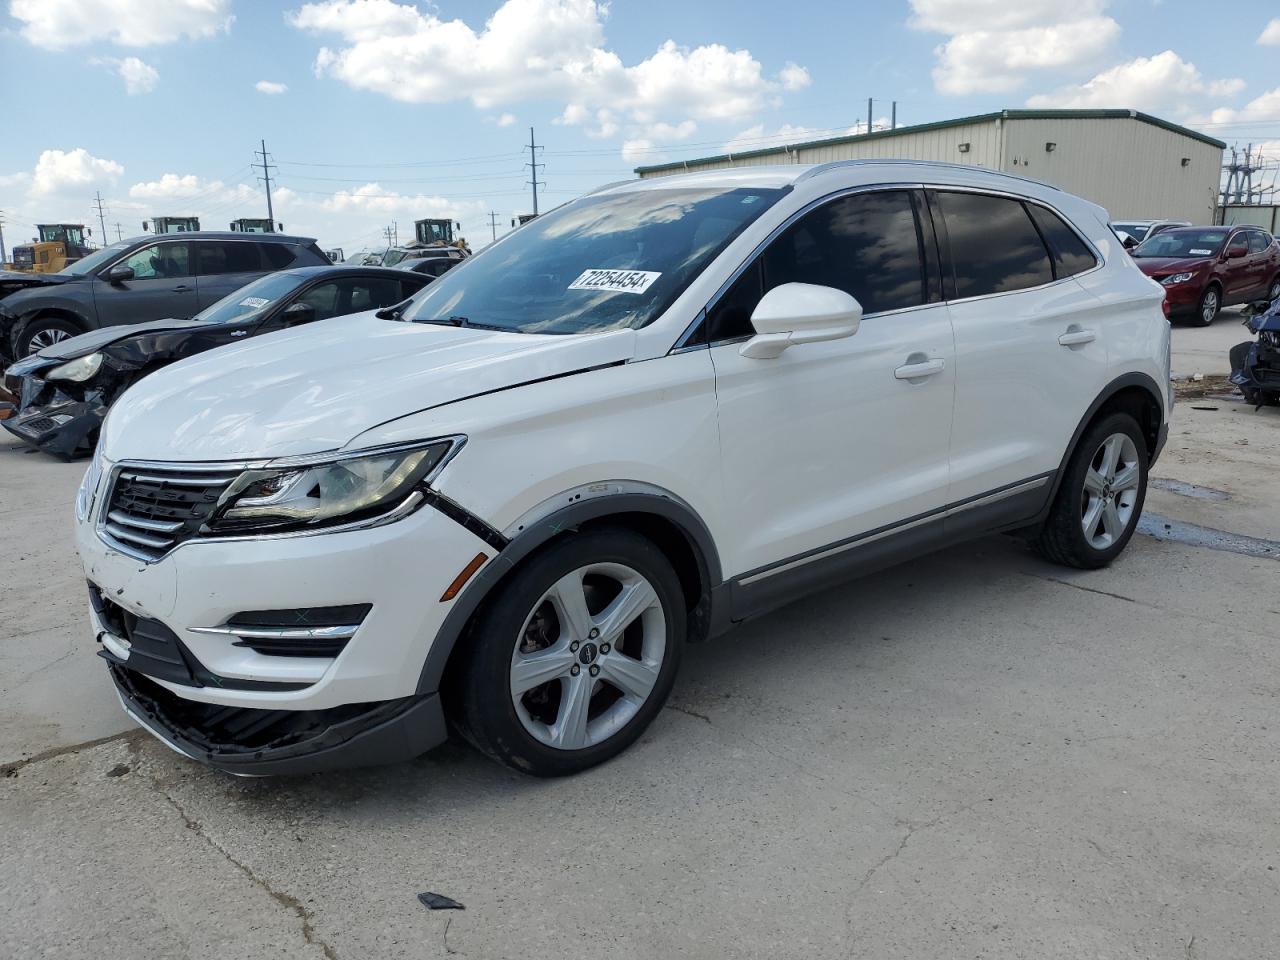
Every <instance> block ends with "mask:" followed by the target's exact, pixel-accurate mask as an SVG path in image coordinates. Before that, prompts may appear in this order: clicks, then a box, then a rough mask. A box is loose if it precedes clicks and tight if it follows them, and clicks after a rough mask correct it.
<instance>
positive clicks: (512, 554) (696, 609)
mask: <svg viewBox="0 0 1280 960" xmlns="http://www.w3.org/2000/svg"><path fill="white" fill-rule="evenodd" d="M608 527H614V528H619V529H624V530H627V531H630V532H632V533H637V534H639V535H641V536H643V537H645V538H646V539H648V540H650V541H651V542H652V543H654V544H655V545H656V546H657V547H658V548H659V549H660V550H661V551H662V553H663V554H664V555H665V556H666V557H667V559H668V560H669V561H670V562H671V564H672V566H674V567H675V570H676V575H677V577H678V578H679V580H680V586H681V590H682V591H683V593H684V596H685V606H686V609H687V611H688V615H689V621H688V630H687V633H686V636H687V637H688V639H689V640H699V639H703V638H705V637H706V636H708V635H709V634H710V633H712V632H715V630H714V625H713V623H712V615H711V610H712V596H713V594H714V592H715V591H716V589H717V588H718V587H719V586H720V584H721V582H722V581H721V568H720V559H719V554H718V552H717V551H716V548H715V541H714V540H713V539H712V537H711V533H710V531H709V530H708V528H707V526H706V524H705V523H703V521H702V519H701V518H700V517H699V516H698V515H697V513H695V512H694V511H693V509H692V508H691V507H689V506H688V505H686V504H685V503H684V502H683V501H680V500H677V499H674V498H672V497H667V496H661V495H658V494H655V493H619V494H613V495H609V496H603V497H598V498H594V499H584V500H579V501H576V502H574V503H571V504H569V505H567V506H565V507H563V508H561V509H559V510H556V511H554V512H552V513H550V514H548V515H547V516H545V517H542V518H540V519H538V520H537V521H536V522H535V523H532V524H529V525H527V526H525V527H524V528H523V529H521V530H520V531H519V532H518V533H517V534H516V535H515V536H514V537H513V538H512V539H511V541H510V542H509V543H508V544H507V546H506V547H504V548H503V549H502V550H501V551H500V552H499V553H498V555H497V556H496V557H495V558H494V559H493V560H492V561H490V562H489V563H488V564H487V565H486V566H485V567H484V568H483V569H482V570H481V571H480V573H479V574H478V575H477V576H476V578H475V579H474V580H473V581H472V582H471V583H470V584H469V585H468V586H467V587H466V589H464V590H463V592H462V594H461V595H460V596H459V597H458V599H457V601H456V602H455V603H454V606H453V609H452V610H450V611H449V614H448V615H447V616H446V617H445V620H444V623H443V624H442V625H441V627H440V629H439V631H437V633H436V636H435V639H434V640H433V642H432V644H431V649H430V650H429V651H428V652H427V657H426V661H425V663H424V664H423V667H422V673H421V674H420V676H419V679H418V692H419V693H434V692H436V691H437V690H439V689H441V687H442V685H446V679H447V677H448V675H449V673H450V672H451V671H452V669H453V668H454V667H455V666H456V660H455V657H456V656H457V655H459V654H461V653H462V651H463V650H464V649H465V648H466V646H467V644H466V636H467V632H468V630H469V629H470V627H471V625H472V624H473V623H474V622H475V621H476V619H477V617H478V616H479V614H480V613H481V611H482V609H483V607H484V605H485V603H486V601H488V600H489V599H491V598H492V597H494V596H496V595H497V591H499V590H500V589H501V588H502V586H503V584H504V583H506V581H507V580H508V579H509V578H510V577H511V576H512V575H513V574H514V573H515V572H516V571H517V570H518V569H520V568H521V567H522V566H523V564H524V563H526V562H527V561H528V560H530V559H532V558H533V557H534V556H536V555H538V554H540V553H541V552H542V551H543V550H545V549H546V548H548V547H549V546H551V545H552V544H553V543H557V542H560V541H561V540H563V539H565V538H567V537H572V536H574V535H575V534H576V533H578V532H579V531H585V530H598V529H601V528H608ZM719 606H720V608H721V609H723V608H724V605H723V604H721V605H719Z"/></svg>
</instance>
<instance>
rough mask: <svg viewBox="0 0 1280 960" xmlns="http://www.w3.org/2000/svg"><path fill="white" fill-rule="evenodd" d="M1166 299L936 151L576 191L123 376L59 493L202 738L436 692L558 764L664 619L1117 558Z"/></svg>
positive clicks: (362, 738)
mask: <svg viewBox="0 0 1280 960" xmlns="http://www.w3.org/2000/svg"><path fill="white" fill-rule="evenodd" d="M1161 298H1162V292H1161V289H1160V287H1158V286H1157V285H1156V284H1154V283H1153V282H1152V281H1150V280H1148V279H1147V278H1146V277H1144V276H1143V275H1142V273H1141V272H1140V271H1139V270H1138V268H1137V267H1136V266H1135V265H1134V264H1133V262H1132V260H1131V259H1130V258H1129V257H1128V256H1127V255H1126V254H1125V252H1124V251H1123V250H1122V249H1121V246H1120V243H1119V241H1118V240H1117V239H1116V237H1115V235H1114V234H1113V233H1112V232H1111V230H1110V229H1109V228H1108V226H1107V215H1106V212H1105V211H1104V210H1102V209H1101V208H1099V207H1096V206H1094V205H1093V204H1090V203H1087V202H1085V201H1082V200H1080V199H1077V198H1076V197H1073V196H1070V195H1068V194H1065V193H1062V192H1060V191H1058V190H1056V189H1053V188H1051V187H1047V186H1044V185H1042V184H1038V183H1033V182H1030V181H1026V180H1021V179H1017V178H1013V177H1008V176H1004V175H1000V174H995V173H989V172H985V171H982V170H977V169H973V168H968V167H954V166H950V165H946V164H929V163H902V162H898V163H892V162H850V163H836V164H827V165H823V166H817V167H801V166H789V167H751V168H744V169H736V170H723V171H717V172H713V173H699V174H692V175H687V176H675V177H670V178H668V179H662V180H645V181H638V182H630V183H624V184H621V185H614V186H609V187H605V188H602V189H601V190H599V191H597V192H595V193H593V194H591V195H589V196H587V197H584V198H582V199H580V200H577V201H575V202H573V203H570V204H568V205H566V206H564V207H561V208H560V209H558V210H555V211H553V212H552V213H548V214H546V215H545V216H543V217H541V218H540V219H538V220H535V221H533V222H532V223H530V224H528V225H527V226H524V227H522V228H521V229H519V230H517V231H514V232H512V233H511V234H510V235H508V236H507V237H506V238H505V239H503V240H501V241H499V242H498V243H496V244H494V245H493V246H492V247H490V248H489V249H487V250H485V251H484V252H482V253H480V254H479V255H477V256H475V257H471V258H469V259H468V260H467V261H465V262H464V263H463V264H462V265H461V266H459V267H457V268H456V269H455V270H453V271H451V272H449V273H448V274H446V275H445V276H444V277H442V278H441V279H439V280H437V281H436V282H435V283H434V284H432V285H431V286H430V287H427V288H426V289H425V290H424V291H423V292H422V293H421V294H419V295H418V296H417V297H416V298H415V299H414V300H413V301H410V302H408V303H406V304H405V305H402V306H401V307H399V308H396V309H394V310H389V311H388V310H384V311H381V312H379V313H376V314H375V313H368V314H358V315H355V316H351V317H345V318H340V319H334V320H328V321H324V322H323V323H320V324H313V325H311V326H308V327H306V328H305V329H300V330H293V331H285V332H281V333H276V334H272V335H269V336H265V337H258V338H254V339H253V340H250V341H248V342H245V343H243V344H237V345H235V346H231V347H225V348H222V349H219V350H215V351H212V352H210V353H207V354H204V355H202V356H199V357H194V358H192V359H189V360H186V361H183V362H182V363H178V364H175V365H173V366H171V367H169V368H167V369H165V370H161V371H160V372H158V373H156V374H153V375H152V376H150V377H148V378H146V379H145V380H143V381H142V382H141V383H140V384H139V385H137V386H135V387H134V388H133V389H131V390H130V391H129V392H128V393H127V394H126V395H125V396H124V397H123V398H122V399H121V400H120V401H119V402H118V403H117V404H116V405H115V407H114V408H113V409H112V411H111V415H110V417H109V418H108V420H107V422H106V424H105V425H104V427H103V430H102V441H101V444H100V446H99V450H98V452H97V453H96V454H95V457H94V460H93V462H92V464H91V466H90V469H89V471H88V473H87V475H86V477H85V482H84V485H83V487H82V489H81V492H80V496H79V498H78V504H77V517H78V521H79V522H78V544H79V549H80V553H81V556H82V558H83V561H84V569H85V573H86V575H87V577H88V580H89V583H90V594H91V600H92V606H93V624H94V629H95V631H96V634H97V637H98V639H99V640H100V641H101V644H102V649H101V655H102V656H103V657H104V658H105V659H106V660H107V662H108V664H109V669H110V673H111V676H112V679H113V681H114V683H115V684H116V687H117V688H118V691H119V693H120V697H121V699H122V701H123V703H124V706H125V709H126V710H128V711H129V713H130V714H131V715H132V716H133V717H134V718H135V719H136V720H137V721H138V722H139V723H141V724H142V725H143V726H145V727H146V728H147V729H149V730H150V731H151V732H152V733H154V734H155V735H156V736H158V737H160V738H161V739H162V740H164V741H165V742H167V743H168V744H170V745H171V746H173V747H174V748H176V749H177V750H179V751H181V752H182V753H184V754H187V755H188V756H191V757H194V758H196V759H198V760H201V761H203V762H205V763H208V764H211V765H213V766H215V767H219V768H221V769H224V770H228V771H233V772H243V773H283V772H301V771H308V770H316V769H320V768H326V767H334V766H342V765H354V764H366V763H374V762H381V761H390V760H396V759H402V758H407V757H410V756H413V755H415V754H418V753H420V752H422V751H425V750H427V749H429V748H430V747H432V746H434V745H436V744H438V743H440V742H441V741H442V740H444V739H445V736H446V725H447V722H448V723H450V724H452V726H453V727H454V728H455V729H457V730H459V731H460V732H461V733H462V734H463V735H464V736H465V737H467V738H468V739H469V740H470V741H471V742H472V743H473V744H475V746H477V747H478V748H479V749H481V750H482V751H484V752H485V753H487V754H489V755H490V756H492V757H494V758H496V759H498V760H501V761H503V762H505V763H507V764H510V765H511V766H513V767H515V768H516V769H518V770H523V771H527V772H530V773H534V774H540V775H555V774H565V773H572V772H574V771H578V770H582V769H584V768H586V767H588V766H591V765H592V764H595V763H599V762H600V761H602V760H605V759H607V758H608V757H610V756H612V755H614V754H616V753H617V752H619V751H620V750H622V749H624V748H625V747H626V746H627V745H628V744H630V743H631V742H632V741H634V740H635V739H636V738H637V737H638V736H639V735H640V733H641V731H642V730H643V729H644V728H645V726H646V725H647V724H648V723H649V722H650V721H651V720H652V719H653V717H654V715H655V714H656V713H657V711H658V710H659V709H660V708H661V707H662V704H663V701H664V700H665V699H666V697H667V694H668V692H669V691H670V690H671V686H672V682H673V680H674V678H675V674H676V669H677V667H678V665H679V663H680V657H681V651H682V649H683V647H684V645H685V643H686V642H691V641H697V640H704V639H706V638H708V637H711V636H714V635H717V634H720V633H723V632H724V631H726V630H727V629H729V628H730V627H731V626H733V625H734V624H735V623H738V622H740V621H742V620H745V619H747V618H749V617H754V616H757V615H760V614H762V613H765V612H767V611H769V610H772V609H774V608H776V607H778V606H779V605H781V604H784V603H787V602H789V601H791V600H794V599H795V598H797V597H800V596H803V595H804V594H807V593H810V592H812V591H814V590H819V589H822V588H824V587H827V586H829V585H831V584H833V583H836V582H838V581H841V580H844V579H846V578H848V577H850V576H852V575H855V574H858V573H862V572H865V571H867V570H871V569H874V568H877V567H882V566H885V565H887V564H890V563H894V562H897V561H899V560H902V559H904V558H907V557H910V556H913V555H917V554H920V553H922V552H924V551H928V550H933V549H936V548H938V547H941V546H944V545H946V544H950V543H954V542H956V541H959V540H963V539H965V538H969V537H975V536H979V535H982V534H986V533H990V532H992V531H1019V532H1021V533H1022V534H1023V535H1025V536H1026V537H1028V538H1029V539H1030V540H1032V542H1034V543H1035V544H1037V545H1038V546H1039V548H1040V550H1041V551H1042V552H1043V553H1044V554H1045V555H1046V556H1048V557H1050V558H1051V559H1053V560H1056V561H1058V562H1061V563H1065V564H1069V565H1073V566H1077V567H1099V566H1102V565H1104V564H1106V563H1108V562H1109V561H1111V560H1112V559H1113V558H1114V557H1115V556H1116V555H1117V554H1118V553H1119V552H1120V551H1121V550H1122V549H1123V548H1124V546H1125V544H1126V543H1127V542H1128V540H1129V537H1130V536H1131V535H1132V533H1133V530H1134V526H1135V524H1136V522H1137V518H1138V515H1139V513H1140V512H1141V510H1142V503H1143V497H1144V494H1145V490H1146V481H1147V470H1148V467H1149V466H1150V465H1151V463H1152V462H1153V461H1154V459H1155V457H1156V455H1157V454H1158V452H1159V450H1160V448H1161V446H1162V444H1163V442H1164V439H1165V436H1166V434H1167V430H1168V419H1169V414H1170V410H1171V406H1170V405H1171V403H1172V398H1171V396H1170V391H1169V324H1168V323H1167V322H1166V320H1165V317H1164V314H1163V311H1162V309H1161V302H1162V301H1161ZM797 642H800V641H797ZM446 718H448V721H447V720H446Z"/></svg>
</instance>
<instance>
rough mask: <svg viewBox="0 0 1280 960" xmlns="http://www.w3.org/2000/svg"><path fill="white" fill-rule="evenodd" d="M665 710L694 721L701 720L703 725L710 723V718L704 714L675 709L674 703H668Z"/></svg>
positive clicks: (683, 708)
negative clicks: (680, 714) (691, 718)
mask: <svg viewBox="0 0 1280 960" xmlns="http://www.w3.org/2000/svg"><path fill="white" fill-rule="evenodd" d="M667 709H668V710H674V711H675V712H676V713H683V714H684V715H685V716H686V717H693V718H694V719H695V720H701V721H702V722H703V723H711V718H710V717H708V716H707V715H706V714H705V713H698V711H696V710H690V709H688V708H687V707H677V706H676V705H675V704H674V703H668V704H667Z"/></svg>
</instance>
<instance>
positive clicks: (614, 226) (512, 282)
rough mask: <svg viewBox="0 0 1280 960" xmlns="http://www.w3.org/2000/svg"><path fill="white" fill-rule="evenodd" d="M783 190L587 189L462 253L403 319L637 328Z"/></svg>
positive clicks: (554, 328)
mask: <svg viewBox="0 0 1280 960" xmlns="http://www.w3.org/2000/svg"><path fill="white" fill-rule="evenodd" d="M783 193H784V191H783V190H780V189H761V188H752V189H747V188H739V189H729V188H723V187H721V188H712V187H707V188H701V189H685V190H636V191H629V192H626V193H620V194H607V195H604V196H595V197H585V198H583V199H581V200H578V201H575V202H573V203H570V204H568V205H566V206H563V207H561V208H559V209H558V210H554V211H552V212H551V213H548V214H546V215H544V216H542V217H539V218H538V219H537V220H534V221H533V222H531V223H529V224H527V225H525V226H523V227H520V228H519V229H518V230H516V231H515V232H513V233H512V234H511V235H510V236H509V237H507V238H505V239H504V240H502V242H501V243H498V244H496V245H494V246H492V247H489V248H488V249H487V250H484V251H483V252H481V253H478V254H476V255H475V256H474V257H469V258H468V259H466V260H464V261H463V262H462V263H461V264H459V265H458V267H457V268H456V269H454V270H450V271H449V272H448V273H446V274H445V275H444V276H443V277H441V278H440V279H439V280H437V281H435V283H433V284H431V286H430V287H428V288H427V293H426V295H425V296H424V297H423V298H422V299H420V300H419V301H418V302H417V303H416V304H415V305H414V306H413V307H412V308H411V310H410V311H409V313H408V315H407V316H406V319H408V320H412V321H415V322H419V323H422V322H432V321H434V322H440V323H449V322H452V323H463V322H469V323H472V324H474V325H476V326H485V327H494V328H497V329H500V330H513V331H518V332H521V333H589V332H599V331H603V330H617V329H621V328H626V327H630V328H633V329H635V328H638V327H643V326H644V325H645V324H647V323H649V322H651V321H652V320H654V319H655V318H656V317H657V316H658V315H659V314H660V313H662V311H663V310H665V309H666V308H667V307H668V306H669V305H670V304H671V302H672V301H673V300H675V298H676V297H678V296H679V295H680V293H681V292H682V291H683V290H684V288H685V287H686V286H688V284H689V282H690V281H692V280H693V279H694V277H696V276H697V275H698V274H699V273H700V272H701V271H702V270H703V269H704V268H705V267H706V265H707V264H708V263H710V262H711V260H712V258H713V257H715V255H716V254H718V253H719V252H720V251H721V250H723V249H724V247H725V246H726V245H727V244H728V243H729V242H730V241H731V240H732V239H733V238H734V237H736V236H737V235H738V234H739V233H740V232H741V231H742V230H743V228H745V227H746V226H747V225H748V224H749V223H751V222H752V221H753V220H755V219H756V218H757V217H759V216H760V214H762V213H763V212H764V211H765V210H767V209H768V208H769V207H771V206H772V205H773V204H774V203H775V202H777V200H778V198H779V197H781V196H782V194H783Z"/></svg>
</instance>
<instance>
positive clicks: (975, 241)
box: [935, 192, 1053, 300]
mask: <svg viewBox="0 0 1280 960" xmlns="http://www.w3.org/2000/svg"><path fill="white" fill-rule="evenodd" d="M935 197H936V199H937V202H938V206H939V207H940V208H941V210H942V217H943V220H944V222H945V223H946V225H947V238H948V242H949V246H950V249H951V267H952V271H953V275H954V277H955V296H956V298H957V299H961V300H962V299H964V298H965V297H981V296H984V295H986V294H990V293H1005V292H1008V291H1010V290H1023V289H1026V288H1027V287H1037V286H1039V285H1040V284H1042V283H1049V282H1050V281H1051V280H1052V279H1053V268H1052V267H1051V265H1050V263H1049V253H1048V251H1047V250H1045V247H1044V243H1042V242H1041V240H1040V234H1039V233H1037V232H1036V228H1035V226H1034V225H1033V224H1032V222H1031V218H1030V217H1029V216H1027V211H1026V210H1025V209H1024V208H1023V206H1022V204H1021V203H1020V202H1019V201H1017V200H1010V199H1008V198H1006V197H989V196H984V195H982V194H978V193H945V192H940V193H937V194H935Z"/></svg>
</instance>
